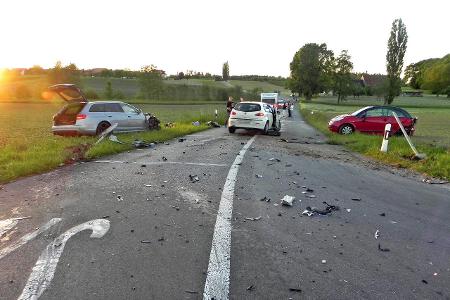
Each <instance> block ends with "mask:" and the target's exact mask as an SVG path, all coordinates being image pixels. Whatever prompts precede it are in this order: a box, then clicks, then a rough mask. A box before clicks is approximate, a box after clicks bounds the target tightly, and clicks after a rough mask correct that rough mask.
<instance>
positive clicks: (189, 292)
mask: <svg viewBox="0 0 450 300" xmlns="http://www.w3.org/2000/svg"><path fill="white" fill-rule="evenodd" d="M184 292H185V293H188V294H198V292H196V291H190V290H186V291H184Z"/></svg>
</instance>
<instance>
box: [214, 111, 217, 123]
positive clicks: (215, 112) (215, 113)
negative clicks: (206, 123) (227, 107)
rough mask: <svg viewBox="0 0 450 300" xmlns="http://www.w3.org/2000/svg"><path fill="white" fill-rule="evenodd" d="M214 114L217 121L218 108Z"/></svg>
mask: <svg viewBox="0 0 450 300" xmlns="http://www.w3.org/2000/svg"><path fill="white" fill-rule="evenodd" d="M214 115H215V116H216V121H217V109H216V110H215V111H214Z"/></svg>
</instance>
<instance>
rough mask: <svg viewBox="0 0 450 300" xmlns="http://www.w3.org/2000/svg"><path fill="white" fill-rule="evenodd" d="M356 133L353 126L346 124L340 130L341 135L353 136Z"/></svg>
mask: <svg viewBox="0 0 450 300" xmlns="http://www.w3.org/2000/svg"><path fill="white" fill-rule="evenodd" d="M353 131H354V129H353V126H352V125H350V124H344V125H342V126H341V128H339V133H340V134H345V135H347V134H352V133H353Z"/></svg>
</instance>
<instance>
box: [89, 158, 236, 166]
mask: <svg viewBox="0 0 450 300" xmlns="http://www.w3.org/2000/svg"><path fill="white" fill-rule="evenodd" d="M94 162H95V163H108V164H126V163H129V162H126V161H121V160H94ZM132 163H133V164H143V165H164V164H166V165H168V164H174V165H192V166H207V167H227V166H228V165H226V164H214V163H193V162H181V161H150V162H145V161H139V162H136V161H135V162H132Z"/></svg>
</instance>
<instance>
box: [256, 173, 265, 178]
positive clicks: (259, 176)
mask: <svg viewBox="0 0 450 300" xmlns="http://www.w3.org/2000/svg"><path fill="white" fill-rule="evenodd" d="M255 177H256V178H263V176H262V175H259V174H256V175H255Z"/></svg>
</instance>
